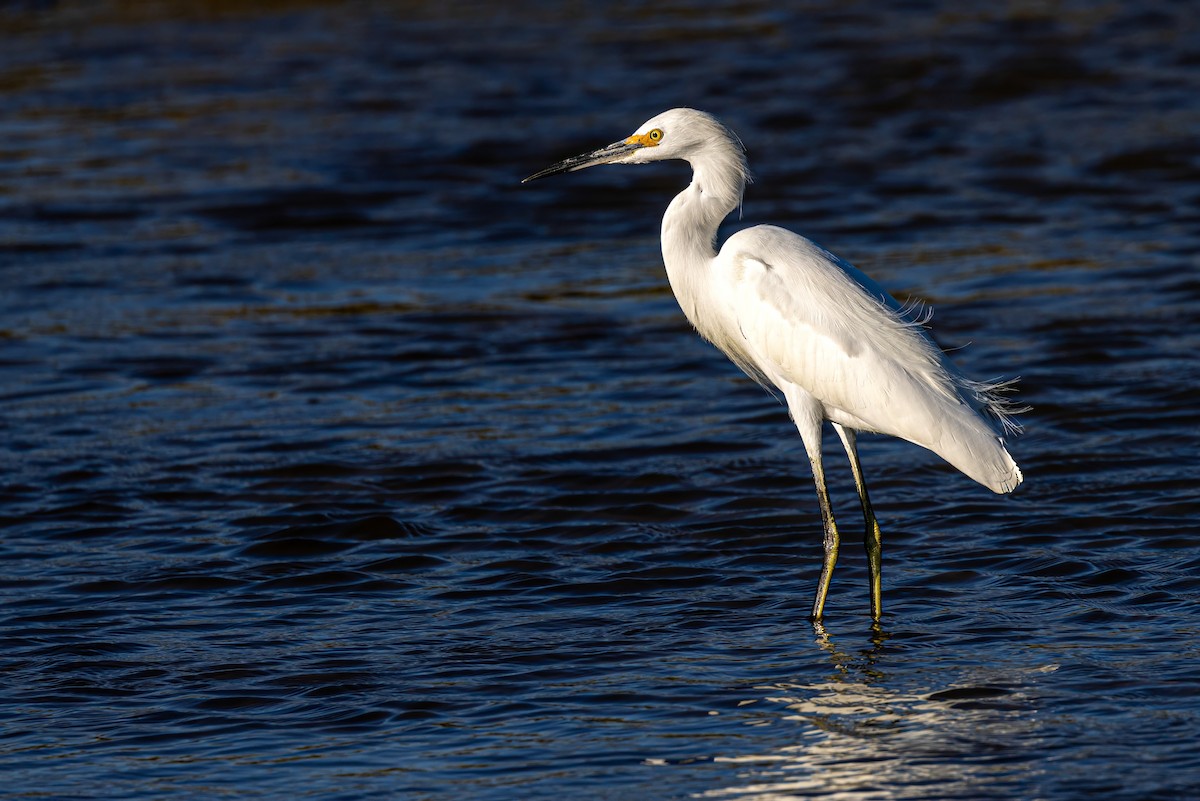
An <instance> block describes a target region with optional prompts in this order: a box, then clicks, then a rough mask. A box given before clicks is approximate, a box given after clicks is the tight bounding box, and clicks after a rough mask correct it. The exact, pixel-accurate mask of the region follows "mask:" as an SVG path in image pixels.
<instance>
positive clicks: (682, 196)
mask: <svg viewBox="0 0 1200 801" xmlns="http://www.w3.org/2000/svg"><path fill="white" fill-rule="evenodd" d="M665 159H683V160H684V161H687V162H688V163H690V164H691V167H692V182H691V184H690V185H689V186H688V187H687V188H686V189H684V190H683V191H682V192H680V193H679V194H678V195H677V196H676V197H675V199H674V200H673V201H671V205H670V206H668V207H667V212H666V214H665V215H664V216H663V221H662V254H663V262H664V263H665V264H666V268H667V278H668V280H669V281H670V283H671V289H672V290H673V291H674V293H675V298H676V299H677V300H678V301H679V306H680V307H681V308H682V309H683V313H684V314H685V315H686V316H687V319H688V321H690V322H691V324H692V325H693V326H694V327H695V328H696V331H697V332H699V334H700V336H702V337H703V338H704V339H706V340H708V341H709V342H711V343H712V344H713V345H715V346H716V347H717V348H719V349H720V350H721V351H722V352H724V353H725V355H726V356H728V357H729V358H730V359H731V360H732V361H733V363H734V364H736V365H737V366H738V367H740V368H741V369H742V370H743V371H744V372H745V373H746V374H747V375H749V376H750V377H751V378H752V379H754V380H755V381H757V382H758V383H760V384H762V385H763V386H764V387H766V388H767V389H768V390H770V389H771V387H772V386H774V387H775V388H777V389H778V390H779V392H781V393H782V394H783V397H784V399H785V400H786V402H787V406H788V411H789V412H790V413H791V417H792V420H793V421H794V422H795V424H796V428H797V429H799V431H800V437H801V438H802V439H803V441H804V448H805V450H806V451H807V453H808V460H809V463H810V464H811V465H812V473H813V482H814V483H815V484H816V488H817V500H818V502H819V504H820V507H821V518H822V521H823V526H824V547H825V556H824V560H823V562H822V566H821V576H820V579H819V580H818V583H817V593H816V598H815V599H814V601H813V607H812V619H813V620H814V621H820V620H821V617H822V614H823V612H824V609H825V598H826V595H827V594H828V592H829V581H830V578H831V576H832V573H833V567H834V564H835V562H836V561H837V556H838V546H839V542H840V540H839V536H838V530H837V524H836V522H835V521H834V517H833V508H832V506H831V505H830V502H829V492H828V490H827V489H826V486H825V471H824V468H823V467H822V464H821V434H822V428H823V426H824V423H825V421H826V420H828V421H829V422H830V423H831V424H832V425H833V428H834V430H835V431H837V434H838V437H840V438H841V440H842V446H843V447H844V448H845V449H846V455H847V456H848V457H849V459H850V469H851V471H852V472H853V474H854V484H855V486H856V487H857V489H858V497H859V500H860V501H861V502H862V511H863V517H864V518H865V520H866V538H865V542H866V550H867V566H868V573H869V581H870V591H871V616H872V618H874V619H875V620H878V619H879V617H880V614H881V611H882V599H881V583H880V571H881V563H882V542H881V537H880V532H879V523H878V522H877V521H876V519H875V512H874V511H873V510H872V508H871V501H870V499H869V498H868V496H867V485H866V483H865V481H864V480H863V472H862V466H861V464H860V463H859V460H858V448H857V445H856V443H855V436H856V432H859V431H866V432H872V433H881V434H890V435H891V436H893V437H900V438H901V439H906V440H908V441H909V442H912V443H915V444H917V445H920V446H922V447H924V448H928V449H929V450H931V451H933V452H934V453H936V454H938V455H939V456H941V457H942V458H943V459H945V460H946V461H947V462H949V463H950V464H951V465H953V466H954V467H956V468H957V469H958V470H960V471H961V472H963V473H964V474H966V475H967V476H968V477H970V478H972V479H974V480H975V481H977V482H979V483H980V484H982V485H983V486H985V487H987V488H988V489H990V490H992V491H993V492H996V493H1007V492H1011V491H1012V490H1013V489H1015V488H1016V486H1017V485H1018V484H1020V483H1021V470H1020V468H1018V467H1017V465H1016V462H1014V461H1013V459H1012V456H1010V455H1009V453H1008V451H1007V450H1006V449H1005V446H1004V435H1005V434H1006V433H1009V432H1012V431H1015V430H1017V426H1016V425H1014V424H1013V422H1012V420H1011V417H1010V416H1011V414H1013V413H1014V412H1017V411H1021V410H1019V409H1015V408H1013V407H1012V406H1011V405H1010V404H1009V403H1008V402H1007V401H1005V400H1004V399H1003V398H1001V397H1000V394H999V393H1001V392H1003V391H1004V390H1006V389H1008V384H1006V383H985V382H979V381H972V380H970V379H968V378H967V377H966V376H964V375H963V374H962V373H961V372H959V371H958V369H957V368H955V367H954V365H952V364H951V363H950V361H949V360H948V359H947V358H946V356H945V355H944V354H943V353H942V351H941V349H940V348H939V347H938V346H937V345H936V344H935V343H934V342H933V340H932V339H930V337H929V335H928V334H927V333H926V329H925V323H926V322H927V320H928V318H927V317H921V316H919V315H917V314H916V312H915V310H914V309H913V308H909V307H903V306H901V305H900V304H899V303H897V302H896V300H895V299H893V298H892V297H891V296H890V295H889V294H888V293H887V292H885V291H884V290H883V289H882V288H881V287H880V286H879V285H878V284H876V283H875V282H874V281H873V280H871V279H870V278H868V277H867V276H866V275H865V274H863V273H862V272H860V271H859V270H857V269H855V268H854V267H852V266H851V265H849V264H847V263H846V262H844V261H842V260H841V259H839V258H838V257H837V256H835V255H833V254H832V253H830V252H829V251H827V250H825V249H823V248H821V247H819V246H818V245H816V244H814V243H813V242H811V241H809V240H808V239H805V238H804V237H802V236H799V235H798V234H794V233H792V232H791V231H787V230H785V229H783V228H777V227H775V226H773V225H758V226H755V227H753V228H748V229H746V230H743V231H739V232H737V233H735V234H733V235H732V236H730V237H729V239H728V240H726V242H725V244H724V246H722V247H721V250H720V252H717V251H716V249H715V244H716V238H717V227H718V226H719V225H720V223H721V221H722V220H723V219H725V217H726V216H727V215H728V214H729V213H730V212H731V211H733V210H734V209H735V208H737V207H738V206H739V205H740V204H741V202H742V193H743V191H744V189H745V187H746V183H747V182H748V181H749V179H750V174H749V171H748V169H747V165H746V157H745V153H744V150H743V148H742V145H741V141H740V140H739V139H738V138H737V136H736V135H735V134H734V133H733V132H732V131H730V130H729V129H728V128H726V127H725V126H724V125H722V124H721V123H720V122H718V121H717V120H716V118H714V117H713V116H712V115H710V114H707V113H705V112H702V111H696V110H694V109H687V108H677V109H672V110H670V111H666V112H663V113H662V114H659V115H658V116H656V117H654V118H652V119H650V120H649V121H647V122H646V123H644V124H643V125H642V126H641V127H640V128H638V129H637V130H636V131H635V132H634V133H633V135H632V136H629V137H627V138H625V139H622V140H621V141H619V142H615V143H613V144H611V145H609V146H607V147H603V148H600V149H599V150H596V151H593V152H591V153H585V154H583V155H581V156H575V157H574V158H569V159H566V160H565V161H561V162H559V163H558V164H555V165H554V166H552V167H549V168H547V169H545V170H542V171H541V172H538V173H535V174H533V175H531V176H529V177H528V178H526V179H525V181H523V182H522V183H525V182H528V181H532V180H534V179H537V178H544V177H546V176H548V175H556V174H558V173H564V172H573V171H575V170H582V169H584V168H585V167H593V166H595V165H597V164H644V163H647V162H651V161H663V160H665Z"/></svg>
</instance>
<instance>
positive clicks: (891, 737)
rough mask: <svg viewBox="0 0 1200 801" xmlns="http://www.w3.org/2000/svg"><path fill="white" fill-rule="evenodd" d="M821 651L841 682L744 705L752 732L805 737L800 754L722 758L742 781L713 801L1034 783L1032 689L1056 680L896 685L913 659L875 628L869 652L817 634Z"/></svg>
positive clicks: (778, 689)
mask: <svg viewBox="0 0 1200 801" xmlns="http://www.w3.org/2000/svg"><path fill="white" fill-rule="evenodd" d="M813 631H814V634H815V642H816V645H817V646H818V647H820V648H821V649H822V650H823V651H825V653H826V654H827V655H828V657H829V660H830V663H831V665H832V667H833V670H832V672H831V673H830V674H829V675H828V676H827V677H825V678H824V679H823V680H821V681H817V682H813V683H803V684H801V683H796V684H776V685H771V686H760V687H755V688H754V689H755V690H756V691H765V692H764V694H763V695H761V696H759V697H757V698H755V699H753V700H750V699H746V700H744V701H742V702H741V703H742V709H743V710H744V711H746V712H750V711H751V710H753V712H752V713H751V714H752V718H750V719H748V720H747V721H746V722H747V723H748V724H750V725H758V726H775V727H778V726H780V725H786V724H792V725H795V726H797V728H796V736H795V737H793V738H790V739H791V740H792V742H790V743H789V744H787V745H784V746H782V747H778V746H777V747H775V748H774V749H773V750H772V751H770V752H768V753H757V754H744V755H738V756H718V757H716V758H715V760H714V761H715V762H717V763H724V764H728V765H729V766H730V767H731V768H733V770H734V771H735V774H736V777H737V778H736V781H735V782H733V783H732V784H730V785H729V786H726V787H723V788H719V789H712V790H709V791H708V792H706V793H704V794H703V795H704V796H709V797H737V798H752V799H763V800H766V799H772V800H773V799H784V798H811V797H820V798H837V799H855V800H856V801H860V800H861V801H867V800H873V799H891V798H928V797H931V796H934V797H938V798H978V797H994V796H995V795H996V794H997V793H999V794H1001V795H1003V793H1004V792H1005V790H1006V788H1010V787H1011V788H1012V789H1014V790H1015V789H1016V788H1018V787H1019V786H1021V785H1020V782H1026V785H1025V786H1027V782H1028V780H1029V771H1030V770H1031V769H1033V767H1034V764H1036V760H1037V757H1038V756H1039V750H1040V749H1039V745H1038V744H1039V742H1040V741H1041V739H1042V738H1041V737H1040V736H1039V734H1038V724H1037V722H1036V719H1035V717H1034V716H1033V714H1032V712H1033V710H1032V708H1031V707H1032V703H1031V699H1030V686H1029V685H1030V684H1031V683H1033V682H1034V681H1036V679H1035V677H1036V676H1037V675H1038V674H1040V673H1044V672H1048V671H1051V670H1053V669H1054V666H1046V667H1042V668H1033V669H1030V668H1022V669H1020V670H1018V671H1015V672H1014V673H1006V674H1004V675H996V674H995V673H994V672H991V671H973V670H972V669H964V668H963V667H962V666H961V665H956V664H953V661H952V660H950V661H951V664H950V665H948V666H944V667H943V666H939V665H938V663H937V660H936V657H935V658H934V659H933V660H931V661H930V663H929V667H928V670H924V671H916V672H915V674H916V675H923V676H925V677H926V678H927V680H928V682H927V683H926V684H925V685H924V686H903V684H902V682H899V681H896V680H895V679H893V678H889V673H888V667H887V665H888V664H889V662H892V661H895V660H900V661H905V660H909V661H908V663H907V664H906V665H905V667H904V668H903V669H902V670H901V671H898V673H903V674H904V675H907V676H909V677H911V676H913V675H914V671H913V670H912V665H911V661H910V658H911V656H912V653H911V652H908V649H903V648H901V649H896V648H895V647H894V646H890V645H889V641H891V640H893V635H891V634H889V633H888V632H887V631H886V630H885V629H884V628H883V627H882V626H881V625H880V624H878V623H876V624H875V625H874V626H872V628H871V630H870V633H869V634H868V636H867V643H866V647H863V648H860V649H857V650H854V649H847V648H843V647H841V646H839V644H838V642H837V641H836V640H835V638H834V637H833V636H832V635H831V634H830V633H829V632H828V630H827V629H826V628H825V627H824V626H822V625H821V624H819V623H815V624H813Z"/></svg>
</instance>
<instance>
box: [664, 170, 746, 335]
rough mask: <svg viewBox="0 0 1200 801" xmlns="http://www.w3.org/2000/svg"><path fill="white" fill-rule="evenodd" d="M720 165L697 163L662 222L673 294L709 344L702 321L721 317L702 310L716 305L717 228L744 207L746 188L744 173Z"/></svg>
mask: <svg viewBox="0 0 1200 801" xmlns="http://www.w3.org/2000/svg"><path fill="white" fill-rule="evenodd" d="M720 166H722V165H713V164H711V163H706V162H705V161H704V160H699V159H698V160H697V161H693V162H692V168H693V170H694V174H693V176H692V183H691V184H690V185H689V186H688V188H687V189H684V190H683V191H682V192H680V193H679V194H678V195H676V196H675V199H674V200H672V201H671V205H670V206H668V207H667V213H666V214H664V215H663V221H662V254H663V263H664V264H665V265H666V267H667V278H668V280H669V281H670V282H671V289H672V291H673V292H674V293H675V298H676V299H677V300H678V301H679V306H680V308H682V309H683V313H684V314H686V315H687V318H688V320H690V321H691V323H692V325H694V326H695V327H696V329H697V330H698V331H699V332H700V333H701V335H703V336H704V337H705V338H706V339H709V340H712V336H711V333H712V332H709V331H706V330H705V328H706V326H702V321H703V320H715V319H716V318H715V317H713V316H712V315H706V314H703V313H700V311H699V310H700V309H701V308H704V307H707V306H709V305H710V304H711V303H712V301H713V300H715V299H714V298H711V297H710V293H711V289H710V287H711V281H709V280H708V270H709V266H710V264H711V263H712V260H713V259H714V258H716V255H717V251H716V240H717V228H718V226H720V224H721V221H722V220H724V219H725V217H727V216H728V215H729V213H730V212H731V211H733V210H734V209H735V208H737V206H738V204H739V203H741V200H742V189H743V187H744V185H745V181H744V178H743V177H742V174H741V173H740V172H738V173H737V174H736V175H735V174H734V172H733V171H732V169H726V170H721V169H720Z"/></svg>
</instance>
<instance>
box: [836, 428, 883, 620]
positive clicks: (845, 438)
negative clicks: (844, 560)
mask: <svg viewBox="0 0 1200 801" xmlns="http://www.w3.org/2000/svg"><path fill="white" fill-rule="evenodd" d="M833 428H834V430H835V431H837V433H838V436H839V437H841V439H842V446H843V447H844V448H845V449H846V455H847V456H848V457H850V470H851V471H853V473H854V486H855V487H856V488H857V489H858V499H859V500H860V501H862V510H863V519H864V520H865V521H866V524H867V533H866V536H865V537H864V539H863V542H864V543H865V545H866V547H867V574H868V577H869V578H868V580H869V581H870V584H871V619H872V620H876V621H878V620H879V617H880V615H882V614H883V582H882V576H881V574H882V571H883V538H882V536H881V535H880V533H879V521H877V520H876V519H875V510H874V509H872V508H871V499H870V498H869V497H867V482H866V481H865V480H864V479H863V472H862V465H861V464H859V461H858V443H857V438H856V437H855V433H854V429H852V428H844V427H843V426H840V425H838V424H837V423H834V424H833Z"/></svg>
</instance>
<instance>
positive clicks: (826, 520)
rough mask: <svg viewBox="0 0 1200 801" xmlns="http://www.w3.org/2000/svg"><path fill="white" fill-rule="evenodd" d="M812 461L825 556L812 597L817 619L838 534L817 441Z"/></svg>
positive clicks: (827, 586) (838, 541)
mask: <svg viewBox="0 0 1200 801" xmlns="http://www.w3.org/2000/svg"><path fill="white" fill-rule="evenodd" d="M809 461H810V462H811V463H812V471H813V483H815V484H816V485H817V502H818V503H820V504H821V522H822V524H823V526H824V530H825V558H824V559H823V560H822V562H821V578H820V580H819V581H818V582H817V597H816V598H814V599H813V608H812V619H813V620H815V621H817V620H820V619H821V615H822V614H824V611H825V598H826V596H828V595H829V582H830V579H832V578H833V566H834V565H835V564H837V557H838V545H839V543H840V541H841V538H840V537H839V536H838V530H837V523H836V522H834V519H833V505H832V504H830V502H829V490H828V489H826V487H825V470H824V468H822V466H821V449H820V443H819V442H818V444H817V448H816V457H815V458H813V455H812V453H811V452H810V453H809Z"/></svg>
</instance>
